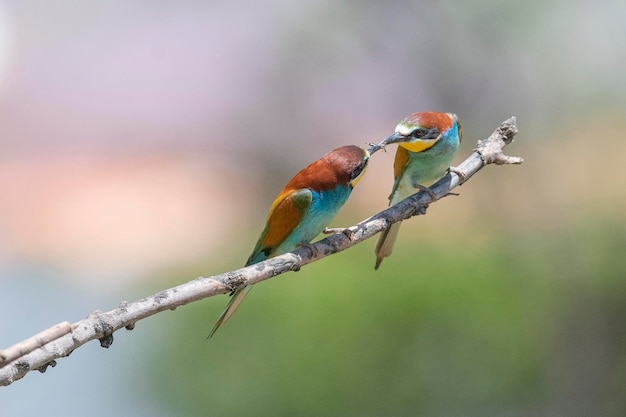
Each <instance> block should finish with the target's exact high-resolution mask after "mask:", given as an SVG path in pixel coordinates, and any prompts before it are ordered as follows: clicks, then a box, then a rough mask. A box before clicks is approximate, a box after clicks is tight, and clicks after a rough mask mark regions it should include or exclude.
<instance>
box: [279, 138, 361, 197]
mask: <svg viewBox="0 0 626 417" xmlns="http://www.w3.org/2000/svg"><path fill="white" fill-rule="evenodd" d="M369 158H370V153H369V152H368V151H366V150H365V149H363V148H360V147H358V146H354V145H347V146H342V147H340V148H337V149H334V150H332V151H330V152H328V153H327V154H326V155H324V156H323V157H321V158H320V159H318V160H317V161H315V162H313V163H312V164H310V165H309V166H307V167H306V168H304V169H302V171H300V172H299V173H297V174H296V175H295V176H294V177H293V178H292V179H291V181H289V182H288V183H287V185H286V186H285V190H296V189H300V188H310V189H313V190H316V191H321V190H331V189H333V188H335V187H337V186H347V185H349V186H350V187H352V188H354V187H355V186H356V184H357V183H358V182H359V180H360V179H361V177H362V176H363V174H364V173H365V169H366V168H367V163H368V161H369Z"/></svg>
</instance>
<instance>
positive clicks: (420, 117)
mask: <svg viewBox="0 0 626 417" xmlns="http://www.w3.org/2000/svg"><path fill="white" fill-rule="evenodd" d="M453 131H455V132H458V135H459V142H460V141H461V140H462V131H461V124H460V123H459V119H458V117H457V115H456V114H453V113H437V112H418V113H412V114H410V115H408V116H407V117H405V118H404V119H402V120H401V121H400V123H398V125H397V126H396V131H395V132H394V133H393V134H392V135H390V136H389V137H387V138H386V139H385V140H383V141H382V142H381V143H380V144H379V145H378V146H380V147H384V146H386V145H389V144H392V143H397V144H398V146H402V147H403V148H405V149H406V150H408V151H410V152H422V151H425V150H427V149H428V148H430V147H432V146H433V145H434V144H435V143H437V142H438V141H439V139H441V137H442V136H443V135H446V134H448V133H450V132H453Z"/></svg>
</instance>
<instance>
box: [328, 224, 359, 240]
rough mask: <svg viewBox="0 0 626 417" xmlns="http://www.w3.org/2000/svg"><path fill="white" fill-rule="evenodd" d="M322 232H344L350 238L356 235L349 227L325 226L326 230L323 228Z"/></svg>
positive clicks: (330, 233)
mask: <svg viewBox="0 0 626 417" xmlns="http://www.w3.org/2000/svg"><path fill="white" fill-rule="evenodd" d="M322 233H324V234H325V235H332V234H335V233H343V234H344V235H346V237H347V238H348V239H350V240H352V236H353V235H354V232H353V231H352V230H350V229H349V228H347V227H325V228H324V230H322Z"/></svg>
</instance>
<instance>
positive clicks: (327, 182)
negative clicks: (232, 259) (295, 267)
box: [209, 145, 370, 337]
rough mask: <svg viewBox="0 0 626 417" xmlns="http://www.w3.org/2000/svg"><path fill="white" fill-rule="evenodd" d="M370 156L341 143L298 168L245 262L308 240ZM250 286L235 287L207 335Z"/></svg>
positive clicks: (345, 195) (344, 196) (327, 220)
mask: <svg viewBox="0 0 626 417" xmlns="http://www.w3.org/2000/svg"><path fill="white" fill-rule="evenodd" d="M369 157H370V154H369V152H368V151H366V150H365V149H362V148H359V147H358V146H353V145H350V146H342V147H341V148H337V149H335V150H333V151H331V152H329V153H327V154H326V155H324V156H323V157H322V158H320V159H319V160H317V161H315V162H313V163H312V164H310V165H309V166H307V167H306V168H304V169H303V170H301V171H300V172H298V173H297V174H296V175H295V176H294V177H293V178H292V179H291V180H290V181H289V182H288V183H287V185H285V188H283V190H282V191H281V192H280V193H279V194H278V197H276V200H274V203H272V206H271V208H270V212H269V215H268V218H267V223H266V224H265V229H263V232H262V233H261V236H260V237H259V240H258V242H257V243H256V246H255V247H254V249H253V250H252V254H251V255H250V257H249V258H248V262H246V266H248V265H252V264H255V263H257V262H261V261H264V260H266V259H268V258H272V257H274V256H278V255H282V254H284V253H287V252H291V251H292V250H294V249H296V248H298V247H299V246H302V245H306V244H309V243H310V242H311V240H313V239H314V238H315V237H316V236H317V235H319V234H320V233H321V232H322V230H324V228H325V227H326V226H327V225H328V224H329V223H330V222H331V221H332V219H333V218H334V217H335V215H336V214H337V212H338V211H339V209H340V208H341V206H343V205H344V203H345V202H346V201H347V200H348V197H349V196H350V193H351V192H352V189H353V188H354V186H355V185H356V184H357V182H358V181H359V180H360V179H361V176H362V175H363V173H364V172H365V168H366V167H367V162H368V160H369ZM250 288H251V287H244V288H240V289H237V290H235V291H234V293H233V294H232V298H231V300H230V302H229V303H228V305H227V306H226V309H225V310H224V311H223V312H222V314H221V315H220V317H219V318H218V320H217V322H216V323H215V326H214V327H213V330H211V333H210V334H209V337H211V336H213V334H215V332H216V331H217V329H218V328H219V327H220V326H221V325H222V324H224V323H225V322H226V320H228V319H229V318H230V317H231V316H232V315H233V314H234V313H235V311H236V310H237V307H239V305H240V304H241V302H242V301H243V299H244V297H245V296H246V294H247V293H248V291H250Z"/></svg>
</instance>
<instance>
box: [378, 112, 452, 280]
mask: <svg viewBox="0 0 626 417" xmlns="http://www.w3.org/2000/svg"><path fill="white" fill-rule="evenodd" d="M462 139H463V134H462V131H461V123H460V122H459V119H458V117H457V116H456V114H453V113H437V112H418V113H412V114H410V115H408V116H407V117H405V118H404V119H402V120H401V121H400V123H398V125H397V126H396V129H395V132H394V133H393V134H392V135H391V136H389V137H388V138H387V139H385V140H384V141H382V142H381V143H380V145H379V146H383V147H384V146H385V145H389V144H391V143H397V144H398V150H397V151H396V157H395V161H394V167H393V168H394V182H393V188H392V190H391V194H390V195H389V205H390V206H393V205H394V204H397V203H398V202H400V201H402V200H404V199H405V198H407V197H409V196H411V195H413V194H415V193H416V192H418V191H420V190H421V189H424V187H429V186H430V185H432V184H434V183H435V182H436V181H437V180H439V179H440V178H441V177H443V176H444V175H445V174H446V172H447V171H448V169H450V163H451V162H452V159H453V158H454V155H455V154H456V152H457V150H458V148H459V144H460V143H461V140H462ZM399 229H400V223H394V224H392V225H391V226H390V227H389V228H387V229H386V230H384V231H383V232H382V234H381V236H380V238H379V239H378V243H377V245H376V249H375V253H376V265H375V268H376V269H378V267H379V266H380V263H381V262H382V261H383V259H384V258H385V257H387V256H389V255H390V254H391V251H392V249H393V244H394V242H395V240H396V238H397V236H398V230H399Z"/></svg>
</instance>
